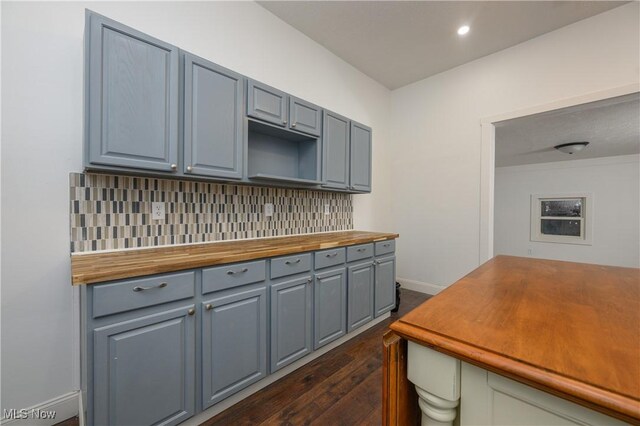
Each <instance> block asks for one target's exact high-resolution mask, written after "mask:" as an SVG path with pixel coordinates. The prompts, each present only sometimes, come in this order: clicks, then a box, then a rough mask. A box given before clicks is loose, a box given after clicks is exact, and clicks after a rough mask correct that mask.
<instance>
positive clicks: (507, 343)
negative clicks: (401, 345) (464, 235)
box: [391, 256, 640, 424]
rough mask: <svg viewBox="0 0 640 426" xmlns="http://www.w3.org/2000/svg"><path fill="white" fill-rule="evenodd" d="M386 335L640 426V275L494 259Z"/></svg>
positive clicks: (585, 266)
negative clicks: (396, 336) (393, 335)
mask: <svg viewBox="0 0 640 426" xmlns="http://www.w3.org/2000/svg"><path fill="white" fill-rule="evenodd" d="M391 329H393V330H394V331H395V332H396V333H397V334H399V335H400V336H402V337H404V338H406V339H409V340H412V341H414V342H417V343H420V344H422V345H424V346H427V347H430V348H432V349H434V350H436V351H439V352H442V353H445V354H447V355H450V356H453V357H455V358H458V359H460V360H463V361H466V362H468V363H471V364H474V365H477V366H479V367H482V368H484V369H487V370H489V371H493V372H494V373H498V374H501V375H503V376H507V377H510V378H512V379H515V380H518V381H520V382H522V383H525V384H528V385H530V386H533V387H535V388H538V389H541V390H543V391H546V392H549V393H552V394H554V395H557V396H560V397H562V398H565V399H568V400H570V401H573V402H576V403H578V404H581V405H583V406H586V407H589V408H592V409H594V410H597V411H600V412H602V413H605V414H607V415H610V416H613V417H617V418H619V419H621V420H625V421H627V422H631V423H633V424H640V269H634V268H619V267H611V266H600V265H590V264H582V263H572V262H559V261H551V260H538V259H530V258H521V257H511V256H497V257H495V258H494V259H492V260H490V261H489V262H487V263H485V264H484V265H482V266H480V267H479V268H478V269H476V270H475V271H473V272H471V273H470V274H469V275H467V276H466V277H464V278H462V279H461V280H459V281H458V282H456V283H455V284H454V285H452V286H450V287H449V288H447V289H446V290H444V291H443V292H442V293H440V294H438V295H437V296H435V297H434V298H432V299H430V300H428V301H427V302H425V303H424V304H422V305H421V306H419V307H418V308H416V309H414V310H413V311H411V312H410V313H408V314H407V315H405V316H404V317H402V318H401V319H400V320H398V321H396V322H395V323H393V324H392V325H391Z"/></svg>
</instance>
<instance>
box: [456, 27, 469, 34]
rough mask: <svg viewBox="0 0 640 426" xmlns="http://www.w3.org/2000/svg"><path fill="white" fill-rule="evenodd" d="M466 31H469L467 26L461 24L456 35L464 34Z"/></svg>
mask: <svg viewBox="0 0 640 426" xmlns="http://www.w3.org/2000/svg"><path fill="white" fill-rule="evenodd" d="M468 32H469V26H468V25H463V26H461V27H460V28H458V35H465V34H466V33H468Z"/></svg>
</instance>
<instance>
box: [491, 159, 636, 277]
mask: <svg viewBox="0 0 640 426" xmlns="http://www.w3.org/2000/svg"><path fill="white" fill-rule="evenodd" d="M571 193H589V194H591V196H592V206H593V212H592V218H591V221H592V223H591V226H592V232H593V233H592V235H593V242H592V244H591V245H578V244H558V243H547V242H536V241H530V238H529V234H530V224H531V222H530V218H531V201H530V199H531V195H532V194H549V195H551V194H571ZM494 218H495V225H494V226H495V227H494V236H495V238H494V252H495V254H496V255H498V254H508V255H513V256H530V257H536V258H540V259H557V260H568V261H573V262H585V263H596V264H601V265H615V266H626V267H634V268H638V267H640V156H638V155H629V156H620V157H605V158H597V159H589V160H572V161H559V162H555V163H544V164H530V165H524V166H511V167H498V168H496V174H495V210H494ZM529 250H531V253H529Z"/></svg>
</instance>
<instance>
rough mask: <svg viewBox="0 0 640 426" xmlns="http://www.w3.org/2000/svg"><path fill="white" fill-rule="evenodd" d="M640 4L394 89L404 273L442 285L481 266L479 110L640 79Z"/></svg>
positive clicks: (489, 112)
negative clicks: (639, 72) (479, 264)
mask: <svg viewBox="0 0 640 426" xmlns="http://www.w3.org/2000/svg"><path fill="white" fill-rule="evenodd" d="M639 8H640V4H638V3H637V2H634V3H630V4H627V5H624V6H621V7H618V8H616V9H613V10H611V11H608V12H605V13H602V14H600V15H596V16H594V17H592V18H589V19H586V20H583V21H580V22H577V23H575V24H573V25H569V26H567V27H564V28H561V29H559V30H556V31H553V32H551V33H548V34H545V35H543V36H540V37H537V38H535V39H532V40H529V41H527V42H525V43H522V44H519V45H517V46H514V47H512V48H509V49H506V50H503V51H501V52H498V53H495V54H493V55H490V56H487V57H484V58H481V59H479V60H476V61H474V62H471V63H468V64H465V65H462V66H460V67H457V68H455V69H452V70H450V71H446V72H444V73H441V74H438V75H435V76H433V77H430V78H427V79H425V80H422V81H419V82H417V83H414V84H411V85H409V86H405V87H403V88H400V89H397V90H395V91H393V92H392V105H391V110H392V114H393V116H392V117H393V127H392V133H391V134H392V135H393V140H392V142H391V143H392V145H393V147H394V149H393V151H391V152H392V157H391V158H390V161H391V163H392V167H393V173H394V180H393V183H394V191H393V193H392V198H391V199H390V200H389V201H390V205H391V206H392V215H391V218H392V223H391V226H390V228H392V229H394V230H396V231H398V232H399V233H400V239H399V240H398V276H399V277H401V278H404V279H405V280H409V281H410V282H412V283H413V284H414V285H413V287H414V288H416V287H419V284H420V283H426V284H431V286H427V287H424V288H426V289H434V288H435V290H436V291H437V290H438V288H442V287H443V286H447V285H449V284H451V283H453V282H455V281H456V280H457V279H459V278H460V277H462V276H463V275H464V274H466V273H467V272H469V271H471V270H472V269H474V268H475V267H477V266H478V263H479V226H480V225H479V220H480V217H479V210H480V145H481V130H480V122H481V120H482V119H483V118H487V117H491V116H495V115H498V114H503V113H507V112H511V111H516V110H520V109H524V108H528V107H531V106H534V105H541V104H547V103H550V102H555V101H558V100H562V99H566V98H572V97H576V96H581V95H584V94H587V93H592V92H596V91H600V90H604V89H609V88H613V87H619V86H624V85H628V84H634V83H635V84H638V82H639V74H638V64H639V51H640V30H639V22H638V14H639ZM463 42H464V39H463V40H461V43H463ZM433 285H435V286H436V287H434V286H433Z"/></svg>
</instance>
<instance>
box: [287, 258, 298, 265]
mask: <svg viewBox="0 0 640 426" xmlns="http://www.w3.org/2000/svg"><path fill="white" fill-rule="evenodd" d="M296 263H300V258H297V259H296V260H293V261H292V260H287V261H286V262H284V264H285V265H295V264H296Z"/></svg>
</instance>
